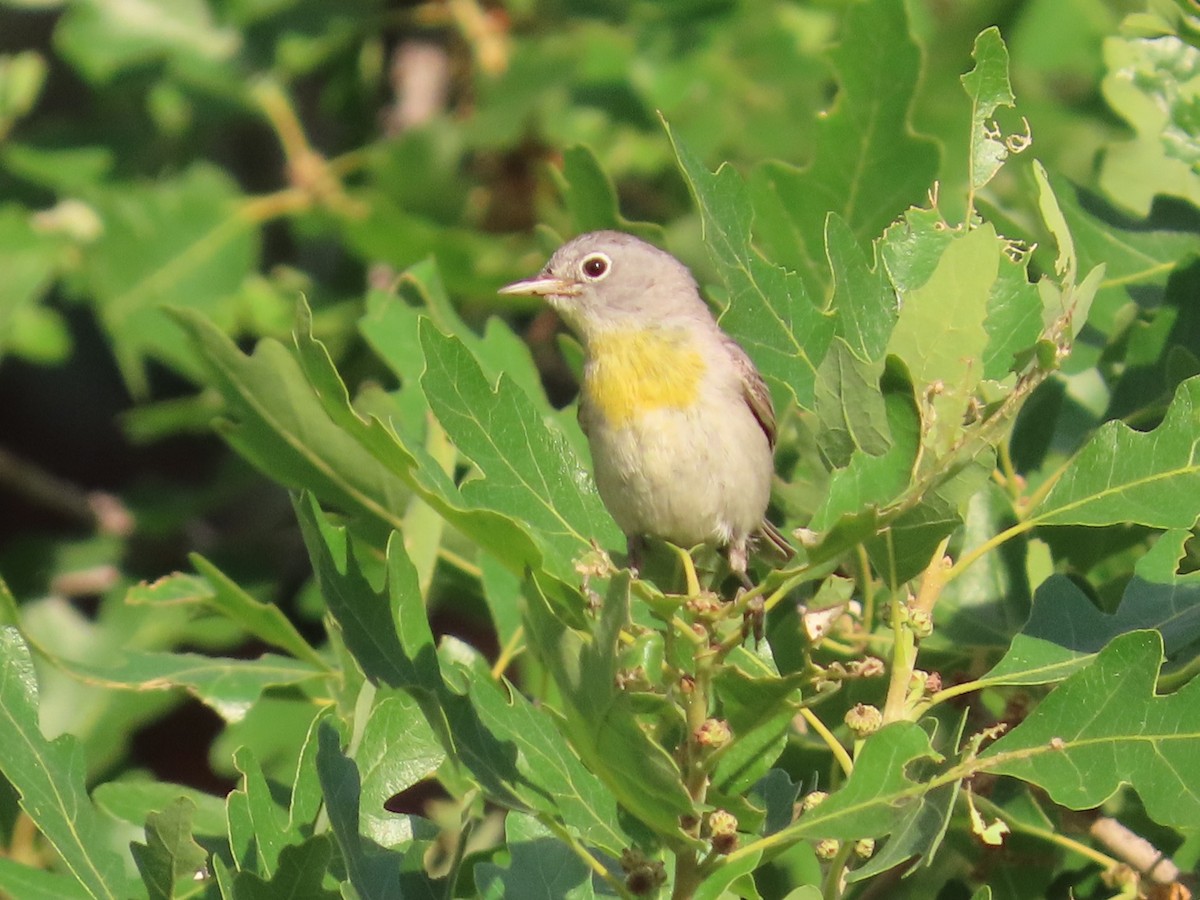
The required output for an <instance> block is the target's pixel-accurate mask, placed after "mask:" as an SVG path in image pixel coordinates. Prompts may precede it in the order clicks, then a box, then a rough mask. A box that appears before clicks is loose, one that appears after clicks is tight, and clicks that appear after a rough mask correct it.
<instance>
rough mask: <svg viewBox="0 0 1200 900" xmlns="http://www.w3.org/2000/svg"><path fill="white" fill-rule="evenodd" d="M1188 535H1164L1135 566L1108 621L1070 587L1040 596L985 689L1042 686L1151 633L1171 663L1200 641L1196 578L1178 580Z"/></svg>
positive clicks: (1052, 583) (1049, 586)
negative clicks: (1130, 637)
mask: <svg viewBox="0 0 1200 900" xmlns="http://www.w3.org/2000/svg"><path fill="white" fill-rule="evenodd" d="M1190 536H1191V533H1190V532H1188V531H1183V530H1177V531H1169V532H1167V533H1166V534H1164V535H1162V536H1161V537H1160V538H1159V539H1158V541H1157V542H1156V543H1155V544H1154V546H1153V547H1151V548H1150V550H1149V551H1148V552H1147V553H1146V554H1145V555H1144V556H1142V557H1141V558H1140V559H1139V560H1138V561H1137V563H1136V564H1135V566H1134V573H1133V578H1131V579H1130V580H1129V582H1128V584H1127V585H1126V586H1125V592H1124V595H1123V596H1122V598H1121V603H1120V605H1119V606H1118V607H1117V609H1116V611H1115V612H1114V613H1112V614H1106V613H1103V612H1101V611H1100V610H1099V609H1097V608H1096V605H1095V604H1094V603H1093V602H1092V601H1091V599H1089V598H1088V596H1087V595H1086V594H1085V593H1084V592H1083V591H1082V590H1080V588H1079V587H1078V586H1076V585H1075V583H1074V582H1072V581H1071V580H1070V579H1068V578H1066V577H1064V576H1061V575H1055V576H1052V577H1050V578H1048V579H1047V580H1046V581H1045V582H1043V583H1042V585H1041V586H1040V587H1039V588H1038V589H1037V592H1036V593H1035V594H1034V597H1033V608H1032V610H1031V612H1030V616H1029V621H1028V622H1027V623H1026V624H1025V626H1024V627H1023V628H1022V629H1021V632H1020V634H1018V635H1017V636H1016V637H1015V638H1014V639H1013V641H1012V646H1011V647H1009V649H1008V651H1007V652H1006V653H1005V654H1004V657H1003V658H1002V659H1001V660H1000V661H999V662H998V663H997V664H996V666H995V667H994V668H993V669H992V670H991V671H990V672H988V674H987V675H985V676H984V678H983V679H982V682H983V684H985V685H999V684H1046V683H1049V682H1052V681H1061V680H1062V679H1064V678H1066V677H1067V676H1069V675H1070V674H1072V673H1073V672H1075V671H1076V670H1078V669H1080V668H1082V667H1083V666H1085V665H1087V664H1088V662H1090V661H1091V659H1092V657H1093V656H1095V654H1096V653H1098V652H1099V651H1100V649H1101V648H1103V647H1104V646H1105V645H1107V644H1108V643H1109V642H1110V641H1112V640H1113V639H1114V638H1116V637H1117V636H1119V635H1121V634H1125V633H1127V632H1130V631H1134V630H1138V629H1146V628H1154V629H1157V630H1158V631H1159V633H1160V634H1161V635H1162V639H1163V643H1164V646H1165V649H1166V653H1167V655H1168V657H1171V656H1175V655H1176V654H1179V653H1181V652H1184V651H1186V648H1187V647H1189V646H1190V645H1191V644H1192V642H1194V641H1195V640H1196V639H1197V638H1200V575H1197V574H1195V573H1192V574H1190V575H1180V574H1178V571H1177V569H1178V567H1179V563H1180V559H1181V558H1182V556H1183V554H1184V545H1185V542H1186V541H1187V540H1188V539H1189V537H1190Z"/></svg>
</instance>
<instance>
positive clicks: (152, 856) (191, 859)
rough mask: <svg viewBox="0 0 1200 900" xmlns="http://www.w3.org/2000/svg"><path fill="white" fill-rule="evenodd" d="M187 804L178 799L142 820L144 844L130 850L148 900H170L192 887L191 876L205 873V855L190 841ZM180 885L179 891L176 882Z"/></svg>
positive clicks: (190, 808) (190, 833)
mask: <svg viewBox="0 0 1200 900" xmlns="http://www.w3.org/2000/svg"><path fill="white" fill-rule="evenodd" d="M194 812H195V807H194V806H193V805H192V802H191V801H190V800H187V799H186V798H183V797H180V798H179V799H177V800H175V801H174V802H173V803H172V804H171V805H170V806H168V807H167V808H166V809H164V810H163V811H162V812H159V813H151V815H150V816H149V817H148V818H147V819H146V843H144V844H138V843H136V842H135V843H134V844H132V845H131V846H130V850H132V852H133V859H134V862H136V863H137V867H138V871H139V872H141V873H142V881H143V883H144V884H145V885H146V888H147V890H148V891H149V894H150V900H173V898H175V897H179V896H183V895H186V893H187V892H189V891H190V890H192V889H194V887H195V875H196V873H198V872H202V873H204V874H206V875H207V873H208V865H207V864H208V853H207V851H205V849H204V848H203V847H201V846H200V845H199V844H197V843H196V841H195V840H194V839H193V838H192V813H194ZM180 881H184V882H185V885H184V886H183V888H184V889H183V890H182V891H181V890H179V882H180Z"/></svg>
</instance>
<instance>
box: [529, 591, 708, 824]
mask: <svg viewBox="0 0 1200 900" xmlns="http://www.w3.org/2000/svg"><path fill="white" fill-rule="evenodd" d="M533 586H534V587H535V588H536V589H537V596H535V597H533V598H531V600H530V602H529V607H528V611H527V618H526V628H527V629H528V631H529V633H530V635H531V637H532V643H533V644H534V646H535V647H536V648H537V649H538V651H539V655H540V657H541V662H542V664H543V665H544V666H545V667H546V668H547V670H548V671H549V672H550V675H551V677H553V678H554V682H555V684H556V685H557V687H558V690H559V692H560V693H561V694H562V698H563V710H562V714H563V716H564V718H565V730H566V733H567V735H568V737H569V739H570V741H571V748H572V749H573V750H574V752H575V753H576V754H577V755H578V757H579V759H580V760H581V761H582V762H583V764H584V765H585V766H586V767H587V769H588V770H589V771H591V772H593V773H595V775H596V776H598V777H599V779H600V780H601V781H602V782H603V783H604V785H605V786H606V787H607V788H608V790H609V791H611V792H612V794H613V795H614V796H615V797H616V798H617V800H618V801H620V803H621V805H622V806H623V807H625V809H627V810H629V811H630V812H631V813H633V815H635V816H636V817H637V818H638V819H640V820H641V821H642V822H645V823H646V824H647V825H649V826H650V827H651V828H653V829H654V830H655V831H656V832H658V833H659V834H665V835H673V836H676V837H680V838H682V833H681V832H680V825H679V820H680V817H681V816H685V815H692V814H694V808H693V804H692V799H691V797H690V796H689V795H688V792H687V790H686V789H685V787H684V784H683V777H682V775H681V773H680V770H679V766H678V764H677V763H676V761H675V760H674V759H673V758H672V757H671V756H670V755H669V754H668V753H667V752H666V750H664V749H663V747H662V746H661V745H660V744H659V743H657V742H656V741H654V740H653V739H652V738H651V736H650V735H649V734H647V732H646V731H645V730H644V729H643V728H642V727H641V725H640V724H639V722H638V720H637V717H636V714H635V709H634V703H633V700H632V699H631V698H630V695H629V694H627V693H626V692H624V691H622V690H620V688H618V687H617V669H618V666H619V657H618V641H619V636H620V630H621V628H622V627H623V626H624V624H625V623H626V622H627V621H628V619H629V576H628V574H618V575H616V576H614V577H613V579H612V580H611V581H610V583H609V586H608V593H607V596H606V597H605V600H604V603H603V604H602V606H601V619H600V621H599V622H598V623H597V625H596V626H595V629H594V631H593V632H592V634H591V636H590V640H588V639H586V638H585V636H584V635H583V634H581V633H579V632H577V631H575V630H574V629H571V628H568V627H567V626H566V625H564V624H563V623H562V622H561V621H560V620H559V619H558V618H557V617H556V615H555V614H554V610H553V609H552V607H551V606H550V602H549V600H547V598H546V597H545V595H544V593H542V591H541V586H540V585H538V584H536V582H535V584H534V585H533Z"/></svg>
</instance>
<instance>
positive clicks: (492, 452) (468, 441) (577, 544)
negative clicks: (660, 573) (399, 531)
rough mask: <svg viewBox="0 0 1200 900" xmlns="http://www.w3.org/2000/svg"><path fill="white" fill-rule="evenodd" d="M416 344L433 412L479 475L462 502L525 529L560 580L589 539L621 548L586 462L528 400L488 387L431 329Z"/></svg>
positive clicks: (456, 347)
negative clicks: (419, 347) (421, 350)
mask: <svg viewBox="0 0 1200 900" xmlns="http://www.w3.org/2000/svg"><path fill="white" fill-rule="evenodd" d="M421 342H422V346H423V347H424V350H425V363H426V369H425V374H424V376H423V377H422V379H421V385H422V387H423V388H424V390H425V395H426V396H427V397H428V398H429V404H430V407H431V408H432V409H433V412H434V415H436V416H437V417H438V420H439V421H440V422H441V423H442V427H443V428H445V429H446V433H447V434H448V435H449V436H450V439H451V440H452V441H453V442H454V443H455V445H456V446H457V447H458V449H459V450H460V451H461V452H462V453H463V454H464V455H465V456H467V457H468V458H469V459H470V460H471V461H472V462H474V463H475V465H476V466H477V467H478V468H479V471H480V475H481V476H482V477H478V478H473V479H468V480H467V482H466V483H465V484H464V485H463V486H462V495H463V498H464V499H465V500H467V501H468V502H469V503H471V504H472V505H474V506H479V507H483V508H487V509H492V510H495V511H497V512H500V513H502V514H505V515H507V516H511V517H513V518H514V519H516V520H517V521H521V522H525V523H528V525H529V526H530V527H531V528H532V529H533V535H534V537H535V540H537V542H538V544H539V546H540V547H541V548H542V549H543V551H544V552H545V554H546V556H547V557H548V559H549V560H552V561H553V563H554V564H555V565H554V566H553V568H552V569H551V571H553V572H555V573H556V574H559V575H560V576H566V575H568V573H571V572H573V566H572V563H573V561H574V560H575V558H576V557H578V556H580V555H581V554H583V553H585V552H587V551H588V550H589V549H590V548H591V546H592V542H593V541H596V542H599V543H600V544H601V545H602V546H606V547H618V546H621V545H622V541H621V534H620V531H619V529H618V528H617V527H616V524H615V523H614V522H613V521H612V518H611V517H610V516H609V514H608V512H607V510H605V508H604V504H603V503H602V502H601V501H600V495H599V494H597V493H596V488H595V485H594V484H593V483H592V479H591V476H590V475H589V474H588V472H587V470H586V469H585V468H584V466H583V463H582V462H581V461H580V460H579V458H578V457H577V456H576V455H575V452H574V450H573V449H571V447H570V445H569V444H568V443H567V441H566V439H565V438H564V437H563V435H562V433H561V432H559V431H558V430H557V429H555V428H552V427H549V426H548V425H547V423H546V422H545V420H544V419H543V418H542V417H540V416H539V415H538V414H537V411H536V410H535V409H534V408H533V406H532V404H531V403H530V402H529V399H528V397H527V396H526V395H525V394H524V393H523V392H521V391H520V390H518V389H517V388H516V386H515V385H514V384H513V383H512V382H511V381H510V380H509V379H508V378H506V377H504V376H501V377H500V380H499V382H498V383H497V384H496V386H495V387H494V388H493V387H492V386H491V385H489V384H488V382H487V380H486V378H485V377H484V374H483V372H482V371H481V370H480V368H479V365H478V363H476V362H475V360H474V358H473V357H472V356H471V354H470V352H469V351H468V350H467V348H466V347H465V346H464V345H463V344H462V342H461V341H458V340H457V339H455V338H453V337H448V336H446V335H443V334H442V333H441V332H439V331H438V330H437V329H436V328H433V327H430V326H426V327H423V328H422V330H421Z"/></svg>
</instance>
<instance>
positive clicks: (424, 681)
mask: <svg viewBox="0 0 1200 900" xmlns="http://www.w3.org/2000/svg"><path fill="white" fill-rule="evenodd" d="M298 513H299V516H300V521H301V526H302V528H303V530H304V533H305V540H306V542H307V544H308V547H309V553H310V554H311V555H312V557H313V561H314V568H315V569H316V571H317V577H318V579H319V581H320V584H321V590H322V593H323V594H324V595H325V597H326V601H327V602H328V604H329V609H330V613H331V614H332V615H333V616H334V618H335V619H336V620H337V622H338V624H339V625H340V627H341V631H342V636H343V638H344V640H345V641H346V644H347V646H348V647H349V648H350V649H351V651H352V652H353V654H354V656H355V658H356V659H357V660H358V663H359V665H361V666H362V668H363V671H364V672H365V673H366V674H367V676H368V677H369V678H371V679H372V680H373V681H377V682H379V683H383V684H387V685H390V686H392V687H398V688H403V689H404V690H406V691H408V692H409V693H410V694H412V695H413V697H414V698H415V699H416V700H417V702H418V703H419V704H420V705H421V708H422V711H423V713H424V714H425V718H426V720H427V721H428V723H429V724H430V725H431V726H432V727H433V729H434V732H435V734H436V735H437V737H438V739H439V741H440V742H441V744H442V747H443V749H444V750H445V752H446V754H447V756H448V757H449V758H451V759H452V760H454V761H455V762H456V763H457V764H459V765H461V766H462V767H463V768H465V769H466V770H467V772H469V773H470V775H471V776H472V777H474V778H475V779H476V780H477V781H478V782H479V784H480V785H481V786H482V787H483V789H484V790H485V791H486V792H487V793H488V796H489V798H490V799H491V800H493V801H494V802H497V803H502V804H504V805H506V806H509V807H510V808H514V809H532V810H537V811H539V812H542V813H545V814H547V815H551V816H555V817H560V818H561V819H562V821H563V822H564V823H565V824H566V826H567V827H568V828H570V829H572V831H574V832H576V833H578V834H579V835H581V836H583V837H584V838H585V839H586V840H587V841H588V842H589V843H592V844H593V845H595V846H599V847H601V848H603V849H605V850H606V851H607V852H609V853H612V854H613V855H619V854H620V851H621V848H623V847H627V846H631V845H632V843H633V840H632V838H630V837H629V836H628V835H627V834H626V832H625V829H624V828H623V827H622V826H621V825H620V824H619V815H618V811H617V808H616V803H615V801H614V799H613V797H612V795H611V793H610V792H609V791H608V790H607V789H606V788H605V786H604V785H603V784H602V783H601V782H600V780H599V779H597V778H596V776H595V775H593V774H592V773H590V772H589V771H588V770H587V768H585V766H584V765H583V764H582V763H581V762H580V761H579V759H578V757H577V756H576V754H575V753H574V752H573V751H572V749H571V748H570V747H568V746H567V743H566V741H565V740H564V738H563V736H562V734H561V733H560V732H559V730H558V726H557V724H556V719H555V718H554V717H553V715H552V714H551V713H550V712H549V711H548V710H547V709H545V708H544V707H535V706H534V705H532V704H531V703H530V702H529V701H527V700H525V699H524V698H523V697H521V696H520V695H518V694H515V693H513V692H512V691H510V690H508V689H502V687H501V686H500V685H497V684H495V683H493V682H492V679H491V675H490V673H488V672H487V671H486V668H483V669H481V668H479V667H471V668H470V669H469V670H468V671H467V672H466V673H465V678H464V679H463V680H465V683H466V695H465V696H464V694H462V693H457V692H455V691H454V690H451V688H450V687H449V686H448V685H447V683H446V680H445V679H446V677H447V672H448V671H449V672H454V671H455V669H453V668H451V669H449V670H448V669H447V666H449V664H448V663H446V662H443V661H442V660H440V659H439V658H438V656H437V655H436V654H435V652H434V647H433V634H432V632H431V631H430V629H429V622H428V620H427V618H426V614H425V608H424V604H423V602H422V600H421V595H420V592H419V589H418V587H417V583H416V573H415V571H414V570H413V567H412V564H411V562H409V560H408V558H407V556H406V555H405V553H404V549H403V542H402V541H401V539H400V538H399V537H398V536H397V537H395V538H393V540H392V542H391V543H390V544H389V547H388V556H387V572H388V574H387V581H386V583H385V584H384V585H383V586H382V587H375V586H373V585H371V584H370V583H369V582H368V581H367V580H366V578H365V576H364V575H363V573H362V570H361V568H360V567H359V565H358V563H357V561H356V558H355V555H354V554H353V553H352V552H350V545H349V543H348V541H349V538H348V535H347V533H346V531H345V530H344V529H339V528H335V527H333V526H332V525H330V524H329V522H328V521H326V519H325V516H324V515H323V514H322V513H321V512H320V510H319V509H318V508H317V507H316V506H315V505H314V504H312V502H311V500H309V501H308V502H306V503H303V504H300V505H299V506H298Z"/></svg>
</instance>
